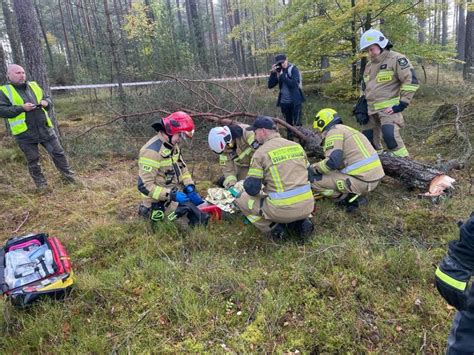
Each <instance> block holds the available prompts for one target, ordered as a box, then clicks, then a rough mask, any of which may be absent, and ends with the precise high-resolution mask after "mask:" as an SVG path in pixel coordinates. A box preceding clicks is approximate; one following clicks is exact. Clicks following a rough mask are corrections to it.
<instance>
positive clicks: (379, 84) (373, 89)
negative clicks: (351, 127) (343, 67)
mask: <svg viewBox="0 0 474 355" xmlns="http://www.w3.org/2000/svg"><path fill="white" fill-rule="evenodd" d="M418 87H419V84H418V79H417V78H416V75H415V70H414V69H413V66H412V65H411V63H410V61H409V60H408V58H406V57H405V56H404V55H403V54H400V53H397V52H393V51H390V50H384V51H383V52H382V53H381V54H380V55H379V56H378V57H377V58H375V59H373V60H371V61H370V62H368V63H367V65H366V67H365V70H364V77H363V82H362V89H363V91H364V95H365V97H366V99H367V105H368V109H369V114H373V113H375V112H378V111H381V110H383V109H385V108H387V107H392V106H395V105H398V104H399V103H400V101H403V102H405V103H407V104H409V103H410V102H411V100H412V99H413V96H414V95H415V92H416V90H418Z"/></svg>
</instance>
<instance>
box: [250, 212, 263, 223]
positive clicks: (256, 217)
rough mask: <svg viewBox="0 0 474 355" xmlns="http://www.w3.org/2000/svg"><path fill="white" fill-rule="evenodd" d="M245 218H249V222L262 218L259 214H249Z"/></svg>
mask: <svg viewBox="0 0 474 355" xmlns="http://www.w3.org/2000/svg"><path fill="white" fill-rule="evenodd" d="M246 218H247V219H248V220H249V222H250V223H255V222H257V221H259V220H261V219H262V217H261V216H256V215H254V214H249V215H248V216H246Z"/></svg>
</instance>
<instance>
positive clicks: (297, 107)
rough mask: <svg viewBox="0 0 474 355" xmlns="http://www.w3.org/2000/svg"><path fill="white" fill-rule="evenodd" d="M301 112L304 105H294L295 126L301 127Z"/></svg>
mask: <svg viewBox="0 0 474 355" xmlns="http://www.w3.org/2000/svg"><path fill="white" fill-rule="evenodd" d="M301 111H302V105H301V104H299V105H293V125H294V126H301V125H302V122H301Z"/></svg>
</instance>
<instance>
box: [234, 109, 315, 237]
mask: <svg viewBox="0 0 474 355" xmlns="http://www.w3.org/2000/svg"><path fill="white" fill-rule="evenodd" d="M247 130H251V131H255V138H256V139H257V141H258V142H259V143H260V146H259V147H258V149H257V150H256V151H255V153H254V154H253V157H252V161H251V163H250V169H249V172H248V175H247V178H246V179H245V181H244V189H245V192H243V193H242V195H241V196H240V197H239V198H237V199H236V201H235V202H236V204H237V206H238V207H239V208H240V210H241V211H242V213H243V214H244V215H245V216H246V218H247V220H248V221H249V222H250V223H252V224H253V225H254V226H256V227H257V228H258V229H260V230H261V231H262V232H270V233H271V235H272V236H273V237H276V238H282V237H283V236H284V235H285V232H286V227H288V229H290V230H293V231H295V232H296V233H297V234H298V235H300V236H302V237H305V236H308V235H310V234H311V232H312V231H313V224H312V223H311V221H310V220H309V218H308V217H309V216H310V214H311V212H312V211H313V208H314V198H313V194H312V192H311V185H310V183H309V181H308V170H307V169H308V167H309V163H308V159H307V157H306V153H305V151H304V149H303V147H301V145H299V144H298V143H295V142H292V141H289V140H287V139H284V138H282V137H281V136H280V134H279V133H278V132H277V131H276V127H275V124H274V123H273V120H272V119H271V118H269V117H266V116H258V117H257V119H256V120H255V121H254V123H253V125H252V126H250V127H248V128H247ZM262 187H263V190H262Z"/></svg>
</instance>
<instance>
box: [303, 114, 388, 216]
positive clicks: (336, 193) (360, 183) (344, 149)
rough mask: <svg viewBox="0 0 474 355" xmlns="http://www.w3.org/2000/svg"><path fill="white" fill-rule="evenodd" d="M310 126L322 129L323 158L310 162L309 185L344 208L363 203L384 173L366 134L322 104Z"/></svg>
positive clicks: (349, 210) (349, 209) (353, 207)
mask: <svg viewBox="0 0 474 355" xmlns="http://www.w3.org/2000/svg"><path fill="white" fill-rule="evenodd" d="M313 128H314V129H315V130H318V131H320V132H321V133H322V136H323V142H322V145H323V151H324V155H325V159H324V160H322V161H320V162H318V163H316V164H314V165H312V166H311V168H310V170H309V171H310V172H309V175H310V181H311V183H312V188H313V189H314V190H315V191H316V192H318V193H319V194H321V195H322V196H325V197H332V198H334V199H335V200H337V201H338V202H339V204H340V205H341V206H344V207H346V210H347V211H348V212H351V211H353V210H354V209H356V208H357V207H359V205H361V204H364V203H367V200H366V199H365V198H364V197H362V196H361V195H364V194H366V193H368V192H370V191H372V190H374V189H375V188H376V187H377V185H378V184H379V182H380V180H381V179H382V178H383V177H384V176H385V173H384V171H383V168H382V163H381V162H380V158H379V156H378V154H377V152H376V151H375V149H374V148H373V147H372V145H371V144H370V142H369V141H368V140H367V138H366V137H365V136H364V135H363V134H362V133H360V132H359V131H357V130H355V129H353V128H351V127H349V126H346V125H343V124H342V120H341V118H340V117H339V116H338V114H337V112H336V111H335V110H333V109H330V108H325V109H323V110H321V111H319V112H318V113H317V114H316V118H315V120H314V123H313Z"/></svg>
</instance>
